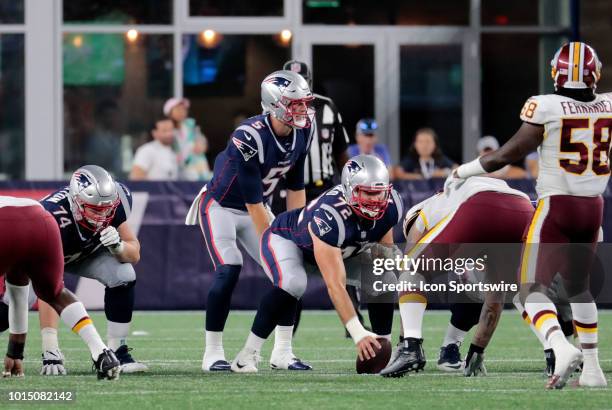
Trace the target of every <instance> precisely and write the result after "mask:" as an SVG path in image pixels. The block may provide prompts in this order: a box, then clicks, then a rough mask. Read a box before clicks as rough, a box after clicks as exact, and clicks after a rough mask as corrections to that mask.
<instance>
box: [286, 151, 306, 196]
mask: <svg viewBox="0 0 612 410" xmlns="http://www.w3.org/2000/svg"><path fill="white" fill-rule="evenodd" d="M306 155H307V152H304V153H302V155H300V157H299V158H298V160H297V161H296V162H295V164H294V165H293V167H292V168H291V169H290V170H289V172H288V173H287V181H286V187H287V189H290V190H292V191H300V190H302V189H304V163H305V162H306Z"/></svg>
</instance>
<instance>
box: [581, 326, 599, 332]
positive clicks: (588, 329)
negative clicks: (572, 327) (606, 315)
mask: <svg viewBox="0 0 612 410" xmlns="http://www.w3.org/2000/svg"><path fill="white" fill-rule="evenodd" d="M576 332H578V333H597V327H582V326H578V325H576Z"/></svg>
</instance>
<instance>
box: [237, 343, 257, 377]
mask: <svg viewBox="0 0 612 410" xmlns="http://www.w3.org/2000/svg"><path fill="white" fill-rule="evenodd" d="M259 362H261V356H260V355H259V353H258V352H257V351H256V350H253V349H247V348H246V347H245V348H244V349H242V350H241V351H240V353H238V355H237V356H236V358H235V359H234V361H233V362H232V371H233V372H235V373H257V365H258V364H259Z"/></svg>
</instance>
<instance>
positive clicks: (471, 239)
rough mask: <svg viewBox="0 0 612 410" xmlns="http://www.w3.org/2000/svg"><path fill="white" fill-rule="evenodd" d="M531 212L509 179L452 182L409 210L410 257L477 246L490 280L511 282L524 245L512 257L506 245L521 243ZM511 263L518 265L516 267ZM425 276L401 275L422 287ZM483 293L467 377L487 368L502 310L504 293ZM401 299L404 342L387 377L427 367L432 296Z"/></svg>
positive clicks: (406, 223) (403, 296)
mask: <svg viewBox="0 0 612 410" xmlns="http://www.w3.org/2000/svg"><path fill="white" fill-rule="evenodd" d="M532 214H533V206H532V205H531V202H530V201H529V197H527V195H525V194H524V193H522V192H520V191H517V190H515V189H512V188H510V187H509V186H508V185H507V184H506V183H505V182H504V181H501V180H498V179H493V178H471V179H469V180H467V181H464V183H453V184H447V186H446V187H445V191H444V192H441V193H439V194H437V195H434V196H433V197H431V198H429V199H427V200H425V201H423V202H421V203H419V204H417V205H415V206H414V207H412V208H411V209H410V210H409V211H408V213H407V214H406V218H405V220H404V234H405V235H406V240H407V242H408V244H414V245H413V246H412V248H411V249H410V250H408V251H407V256H408V257H409V258H412V259H416V258H419V256H420V255H427V257H432V258H437V259H445V258H449V257H459V256H460V254H459V253H460V252H461V251H460V249H461V247H458V246H456V245H460V244H470V243H471V244H478V245H477V246H478V247H479V249H478V251H479V252H482V253H483V254H485V255H487V256H488V260H487V263H486V276H487V280H488V281H489V282H491V283H496V282H497V283H500V282H501V280H500V279H508V278H510V280H509V281H508V282H511V281H512V280H513V279H514V278H515V277H516V270H517V268H518V257H519V248H518V246H519V245H516V247H515V248H516V255H514V258H512V256H511V255H509V253H510V251H511V250H512V248H510V247H508V246H504V247H503V248H501V244H512V243H514V244H520V243H521V241H522V238H523V232H524V230H525V227H526V226H527V224H528V223H529V220H530V218H531V215H532ZM487 244H491V246H487ZM466 248H468V249H469V248H470V247H469V246H467V247H466ZM472 249H474V248H473V247H472ZM499 261H503V263H499ZM512 261H515V262H516V264H515V265H512ZM496 262H497V263H496ZM425 274H426V273H425V272H416V273H415V274H414V275H412V274H410V273H409V272H404V273H403V274H402V276H401V277H400V278H401V279H402V280H406V281H411V282H414V283H415V284H416V289H418V288H419V285H418V284H419V282H425V281H426V278H425V277H424V275H425ZM484 296H485V303H484V306H483V308H482V314H481V316H480V322H479V326H478V330H477V332H476V334H475V335H474V340H473V342H472V344H471V346H470V350H469V352H468V355H467V358H466V363H465V370H464V375H466V376H472V375H477V374H478V373H481V372H484V368H483V365H482V362H483V360H484V349H485V348H486V347H487V345H488V344H489V341H490V340H491V337H492V336H493V332H494V331H495V328H496V327H497V323H498V321H499V317H500V316H501V312H502V310H503V296H504V293H503V292H486V293H485V295H484ZM399 302H400V303H399V308H400V315H401V318H402V326H403V333H404V340H403V345H402V346H401V347H400V349H399V352H398V353H399V354H396V355H394V357H393V358H392V361H391V363H389V365H388V366H387V367H386V368H385V369H383V370H382V371H381V372H380V374H381V375H382V376H385V377H401V376H403V375H404V374H406V373H408V372H410V371H419V370H421V369H423V368H424V367H425V354H424V352H423V347H422V345H423V338H422V337H423V336H422V326H423V316H424V314H425V309H426V307H427V296H426V294H425V293H424V292H422V291H420V290H415V291H402V292H400V299H399ZM457 350H458V349H457Z"/></svg>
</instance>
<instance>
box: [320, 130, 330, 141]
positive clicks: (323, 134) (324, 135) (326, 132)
mask: <svg viewBox="0 0 612 410" xmlns="http://www.w3.org/2000/svg"><path fill="white" fill-rule="evenodd" d="M321 138H323V139H324V140H328V139H329V130H328V129H327V128H323V129H322V130H321Z"/></svg>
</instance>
